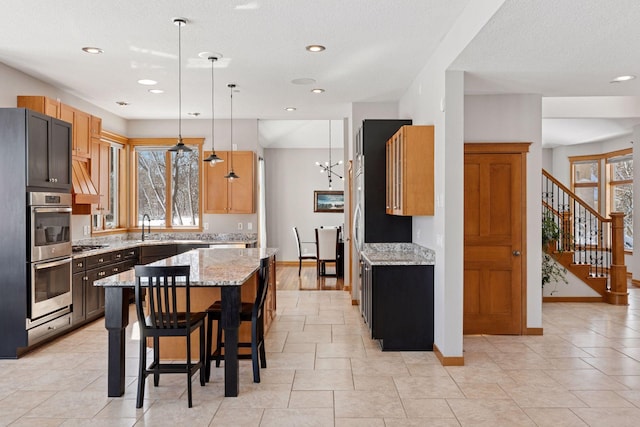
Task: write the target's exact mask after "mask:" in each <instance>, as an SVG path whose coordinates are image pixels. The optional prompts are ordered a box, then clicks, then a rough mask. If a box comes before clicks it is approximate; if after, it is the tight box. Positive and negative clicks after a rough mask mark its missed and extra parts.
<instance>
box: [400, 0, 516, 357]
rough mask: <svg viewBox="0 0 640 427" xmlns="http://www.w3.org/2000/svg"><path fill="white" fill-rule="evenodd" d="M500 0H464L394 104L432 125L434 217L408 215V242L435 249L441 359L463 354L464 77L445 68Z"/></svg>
mask: <svg viewBox="0 0 640 427" xmlns="http://www.w3.org/2000/svg"><path fill="white" fill-rule="evenodd" d="M503 3H504V0H486V1H483V2H469V3H468V4H467V6H466V8H465V9H464V11H463V12H462V14H461V15H460V16H459V18H458V19H457V20H456V22H455V23H454V25H453V26H452V28H451V30H450V31H449V33H448V34H447V35H446V36H445V37H444V39H443V40H442V42H441V43H440V45H439V46H438V48H437V49H436V51H435V52H434V54H433V55H432V57H431V58H430V59H429V61H428V62H427V64H426V65H425V67H424V68H423V69H422V70H421V71H420V73H419V74H418V76H417V77H416V79H415V80H414V81H413V82H412V83H411V85H410V87H409V89H408V90H407V92H406V93H405V94H404V96H403V97H402V99H401V101H400V104H399V116H400V117H410V118H412V119H413V123H414V124H416V125H420V124H434V125H435V170H434V174H435V192H436V207H435V215H434V216H433V217H414V218H413V241H414V242H415V243H418V244H420V245H423V246H426V247H429V248H431V249H433V250H434V251H435V253H436V263H435V271H434V273H435V289H434V294H435V295H434V299H435V312H434V315H435V319H434V323H435V327H434V340H435V344H436V346H437V347H438V349H439V350H440V352H441V353H442V354H443V355H444V356H445V357H461V356H462V355H463V353H462V317H463V294H462V291H463V263H462V258H463V250H464V241H463V236H462V225H463V212H464V209H463V208H464V200H463V193H462V191H461V189H462V188H463V182H464V181H463V179H464V177H463V158H464V157H463V143H464V138H463V135H462V132H461V129H463V126H464V112H463V108H462V103H463V96H462V94H463V91H464V79H463V78H462V75H461V73H460V72H455V71H457V70H451V71H447V70H448V68H449V66H450V64H451V63H452V62H453V60H454V59H455V58H456V57H457V56H458V55H459V54H460V53H461V52H462V51H463V50H464V49H465V47H466V46H467V45H468V44H469V43H470V41H471V40H472V39H473V38H474V37H475V36H476V35H477V34H478V32H479V31H480V30H481V29H482V27H483V26H484V25H485V24H486V23H487V21H488V20H489V19H490V18H491V16H493V15H494V14H495V12H496V11H497V10H498V9H499V8H500V6H502V4H503ZM445 194H446V197H445Z"/></svg>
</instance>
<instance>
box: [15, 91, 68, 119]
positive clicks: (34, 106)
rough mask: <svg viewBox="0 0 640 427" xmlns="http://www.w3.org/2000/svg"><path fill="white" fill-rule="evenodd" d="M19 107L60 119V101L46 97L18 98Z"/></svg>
mask: <svg viewBox="0 0 640 427" xmlns="http://www.w3.org/2000/svg"><path fill="white" fill-rule="evenodd" d="M18 107H19V108H28V109H30V110H33V111H37V112H38V113H42V114H45V115H47V116H49V117H55V118H57V119H59V118H60V101H58V100H57V99H53V98H49V97H46V96H18Z"/></svg>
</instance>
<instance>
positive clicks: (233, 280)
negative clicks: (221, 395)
mask: <svg viewBox="0 0 640 427" xmlns="http://www.w3.org/2000/svg"><path fill="white" fill-rule="evenodd" d="M276 253H277V249H272V248H259V249H257V248H248V249H194V250H192V251H189V252H186V253H183V254H180V255H176V256H173V257H170V258H166V259H163V260H160V261H156V262H154V263H153V264H151V265H157V266H171V265H189V266H191V273H190V277H189V280H190V284H191V287H192V292H193V291H194V290H196V289H197V288H198V287H201V288H211V287H213V288H219V289H220V292H221V301H222V321H221V322H222V328H223V330H224V336H225V351H226V356H225V364H224V369H225V396H227V397H234V396H237V395H238V386H239V381H238V380H239V372H238V357H237V355H238V346H237V343H238V328H239V326H240V304H241V294H242V289H241V288H242V287H243V285H245V283H247V282H248V281H249V280H250V279H251V278H252V277H254V275H255V272H256V271H257V270H258V267H259V266H260V260H261V259H264V258H271V260H272V261H273V262H272V263H270V264H271V268H272V270H273V269H274V268H275V255H276ZM270 274H271V275H272V276H271V277H274V276H273V271H272V272H271V273H270ZM94 285H95V286H102V287H104V289H105V327H106V329H107V331H108V333H109V349H108V352H109V354H108V396H109V397H119V396H122V395H123V394H124V386H125V361H126V357H125V328H126V327H127V325H128V324H129V300H130V296H131V293H132V292H133V288H134V286H135V274H134V272H133V270H129V271H127V272H124V273H120V274H117V275H114V276H111V277H108V278H106V279H103V280H99V281H96V282H94ZM271 285H272V287H274V286H275V282H273V283H271ZM274 290H275V289H274ZM212 302H213V301H207V302H206V303H207V304H211V303H212ZM274 306H275V304H274ZM193 309H195V307H193Z"/></svg>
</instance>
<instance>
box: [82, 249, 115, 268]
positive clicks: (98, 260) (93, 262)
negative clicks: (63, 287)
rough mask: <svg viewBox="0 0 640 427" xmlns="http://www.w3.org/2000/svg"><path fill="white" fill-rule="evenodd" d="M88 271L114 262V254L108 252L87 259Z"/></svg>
mask: <svg viewBox="0 0 640 427" xmlns="http://www.w3.org/2000/svg"><path fill="white" fill-rule="evenodd" d="M86 260H87V261H86V264H87V269H92V268H96V267H100V266H102V265H106V264H109V263H111V262H112V261H113V252H107V253H104V254H100V255H92V256H90V257H87V258H86Z"/></svg>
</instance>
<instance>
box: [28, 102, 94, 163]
mask: <svg viewBox="0 0 640 427" xmlns="http://www.w3.org/2000/svg"><path fill="white" fill-rule="evenodd" d="M18 107H21V108H29V109H31V110H34V111H37V112H39V113H42V114H46V115H47V116H50V117H55V118H58V119H60V120H64V121H65V122H68V123H71V124H72V125H73V151H72V154H73V155H74V156H76V157H81V158H84V159H88V158H89V156H90V154H91V152H90V149H91V145H90V144H91V136H97V137H100V132H101V131H102V119H101V118H100V117H96V116H92V115H91V114H89V113H85V112H84V111H81V110H78V109H77V108H74V107H71V106H70V105H67V104H63V103H62V102H60V101H58V100H55V99H52V98H48V97H46V96H18Z"/></svg>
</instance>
